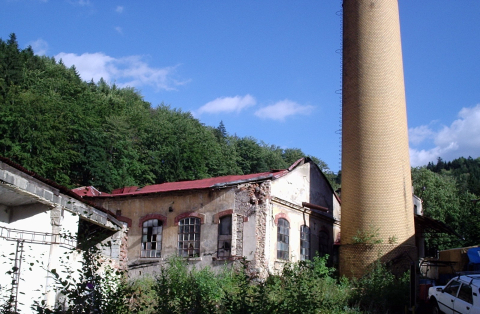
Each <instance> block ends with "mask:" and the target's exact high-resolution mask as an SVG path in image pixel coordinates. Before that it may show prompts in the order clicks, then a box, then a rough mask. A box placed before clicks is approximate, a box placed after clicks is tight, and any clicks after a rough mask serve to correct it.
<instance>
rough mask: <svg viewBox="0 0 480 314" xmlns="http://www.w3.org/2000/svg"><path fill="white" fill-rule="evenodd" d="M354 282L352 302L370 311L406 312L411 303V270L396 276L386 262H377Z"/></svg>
mask: <svg viewBox="0 0 480 314" xmlns="http://www.w3.org/2000/svg"><path fill="white" fill-rule="evenodd" d="M353 284H354V286H355V289H354V293H353V295H352V303H353V304H356V305H357V306H359V307H360V308H361V309H362V310H364V311H367V312H369V313H404V311H405V307H406V306H408V304H409V291H410V273H409V272H406V273H404V274H403V275H402V276H400V277H396V276H395V275H393V274H392V273H391V272H390V271H389V270H388V269H387V267H386V266H385V265H384V264H382V263H380V262H377V263H375V264H374V265H373V267H372V269H371V270H370V272H368V273H367V274H366V275H365V276H363V277H362V278H360V279H359V280H356V281H354V282H353Z"/></svg>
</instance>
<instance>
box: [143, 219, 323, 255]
mask: <svg viewBox="0 0 480 314" xmlns="http://www.w3.org/2000/svg"><path fill="white" fill-rule="evenodd" d="M142 227H143V230H142V248H141V252H140V256H141V257H154V258H158V257H161V252H162V231H163V225H162V221H161V220H158V219H150V220H147V221H145V222H143V226H142ZM289 238H290V223H289V222H288V220H286V219H283V218H280V219H279V220H278V225H277V258H278V259H282V260H288V259H289V246H290V241H289ZM231 247H232V216H231V215H227V216H223V217H221V218H220V219H219V224H218V245H217V256H218V257H221V258H225V257H230V256H231ZM319 252H320V254H322V255H323V254H325V253H327V252H328V235H327V234H326V233H325V234H324V235H323V236H321V237H320V247H319ZM178 255H179V256H182V257H198V256H200V218H196V217H188V218H184V219H181V220H180V221H179V222H178ZM310 257H311V256H310V228H309V227H307V226H305V225H303V226H302V227H301V229H300V259H301V260H308V259H310Z"/></svg>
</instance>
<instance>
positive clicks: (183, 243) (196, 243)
mask: <svg viewBox="0 0 480 314" xmlns="http://www.w3.org/2000/svg"><path fill="white" fill-rule="evenodd" d="M178 255H179V256H182V257H198V256H200V218H195V217H189V218H184V219H182V220H180V221H179V222H178Z"/></svg>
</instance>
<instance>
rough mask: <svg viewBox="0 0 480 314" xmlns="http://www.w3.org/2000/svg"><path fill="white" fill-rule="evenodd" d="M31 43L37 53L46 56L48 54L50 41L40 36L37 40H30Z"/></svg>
mask: <svg viewBox="0 0 480 314" xmlns="http://www.w3.org/2000/svg"><path fill="white" fill-rule="evenodd" d="M29 45H30V46H32V49H33V51H34V52H35V54H36V55H39V56H44V55H46V54H47V51H48V43H47V42H46V41H45V40H43V39H41V38H39V39H37V40H35V41H32V42H30V43H29Z"/></svg>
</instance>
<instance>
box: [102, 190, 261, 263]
mask: <svg viewBox="0 0 480 314" xmlns="http://www.w3.org/2000/svg"><path fill="white" fill-rule="evenodd" d="M95 201H96V202H97V203H99V204H100V205H102V206H103V207H105V208H107V209H109V210H111V211H113V212H117V211H119V212H118V213H120V212H121V215H122V216H125V217H128V218H130V219H132V225H131V226H130V228H129V231H128V242H127V243H128V254H127V257H128V264H129V265H135V264H142V263H148V262H158V261H159V259H158V258H140V251H141V236H142V227H141V225H140V221H141V219H142V218H145V217H147V218H148V217H151V219H155V218H158V216H155V215H159V216H163V217H164V218H165V219H166V220H165V221H164V222H163V231H162V252H161V256H162V258H161V259H164V258H165V257H167V256H172V255H177V254H178V224H177V223H176V221H175V218H177V222H178V219H179V217H180V218H183V217H187V216H188V215H189V213H195V215H196V217H199V218H201V220H202V224H201V229H200V257H198V258H190V259H189V261H190V262H191V263H192V264H194V265H196V266H198V267H205V266H207V265H208V266H212V261H214V258H215V257H216V256H217V254H216V252H217V244H218V243H217V241H218V238H217V236H218V224H217V223H214V216H215V214H218V213H220V212H222V211H226V210H233V209H234V208H233V207H234V204H235V189H234V188H228V189H222V190H214V191H212V190H199V191H193V192H192V191H190V192H189V193H182V192H175V193H162V194H150V195H143V196H142V195H137V196H130V197H115V198H106V199H98V198H97V199H95ZM234 214H235V212H234ZM236 218H238V217H236ZM236 218H234V222H233V226H232V229H233V230H232V233H233V234H235V233H236V231H237V230H236V228H235V225H236V224H235V220H236ZM253 221H254V220H253ZM251 223H252V222H249V226H250V227H249V228H250V230H251V229H252V227H251ZM243 234H245V233H244V232H243ZM247 237H248V236H247ZM232 240H233V239H232ZM241 240H243V237H242V239H241ZM232 242H233V241H232ZM240 242H243V241H240ZM232 251H233V250H232ZM236 254H237V255H239V256H243V249H241V250H240V251H238V252H236ZM161 259H160V260H161ZM218 264H219V265H220V264H222V265H223V262H222V263H218ZM213 266H216V265H215V263H214V264H213ZM155 268H156V267H155V266H154V267H153V268H152V269H150V270H145V271H146V272H151V271H154V270H155Z"/></svg>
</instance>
